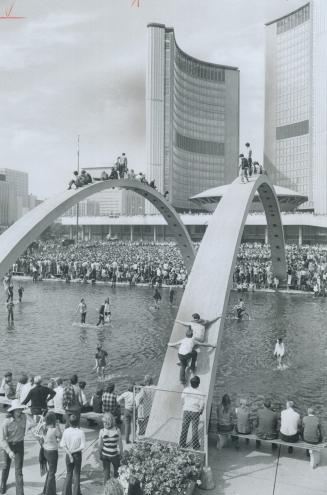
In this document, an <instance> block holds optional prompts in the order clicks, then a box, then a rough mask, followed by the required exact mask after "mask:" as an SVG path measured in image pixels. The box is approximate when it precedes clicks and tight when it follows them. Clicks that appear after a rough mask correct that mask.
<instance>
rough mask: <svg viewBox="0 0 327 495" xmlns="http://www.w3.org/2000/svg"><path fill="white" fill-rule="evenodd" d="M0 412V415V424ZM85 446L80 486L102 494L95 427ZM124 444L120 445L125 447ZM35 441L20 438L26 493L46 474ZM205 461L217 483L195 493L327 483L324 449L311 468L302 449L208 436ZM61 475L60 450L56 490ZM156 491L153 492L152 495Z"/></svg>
mask: <svg viewBox="0 0 327 495" xmlns="http://www.w3.org/2000/svg"><path fill="white" fill-rule="evenodd" d="M3 418H4V415H2V414H1V415H0V426H1V423H2V421H3ZM83 430H84V431H85V436H86V449H85V451H84V453H83V466H82V477H81V489H82V494H83V495H103V474H102V466H101V464H100V463H99V460H98V455H97V439H98V431H99V429H98V428H96V427H95V428H86V427H84V425H83ZM124 447H125V446H124ZM38 454H39V445H38V443H37V442H36V441H35V440H34V439H33V438H32V437H31V436H30V435H28V437H27V439H26V441H25V461H24V484H25V495H40V494H41V493H42V490H43V484H44V480H45V478H44V477H43V478H41V477H40V468H39V462H38ZM209 464H210V466H211V468H212V472H213V476H214V479H215V482H216V488H215V489H214V490H211V491H208V492H205V491H203V490H201V489H197V490H196V495H204V494H205V493H208V494H211V495H323V494H324V495H325V494H326V487H327V449H326V450H325V451H324V452H323V453H322V455H321V464H320V465H319V466H318V467H317V468H316V469H311V467H310V465H309V461H308V459H307V458H306V456H305V452H304V451H296V449H295V450H294V454H292V455H290V454H288V453H287V450H286V448H282V450H281V454H280V456H279V455H278V450H277V451H276V452H273V453H272V451H271V448H270V447H269V445H262V447H261V448H260V450H255V448H254V445H253V443H250V445H246V444H245V442H244V441H242V440H241V441H240V450H238V451H236V450H235V449H234V447H232V446H231V445H228V446H226V447H225V448H224V449H222V450H217V449H216V446H215V438H214V437H211V438H210V440H209ZM64 478H65V458H64V454H63V452H62V451H60V455H59V464H58V476H57V492H58V493H60V492H61V490H62V486H63V481H64ZM15 493H16V490H15V476H14V466H12V468H11V470H10V476H9V480H8V490H7V494H8V495H15ZM153 495H155V494H153Z"/></svg>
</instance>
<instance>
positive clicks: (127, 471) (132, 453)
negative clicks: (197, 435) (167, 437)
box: [119, 442, 202, 495]
mask: <svg viewBox="0 0 327 495" xmlns="http://www.w3.org/2000/svg"><path fill="white" fill-rule="evenodd" d="M201 467H202V458H201V456H200V455H196V454H193V453H189V452H184V451H182V450H181V449H180V448H179V447H175V446H171V445H165V444H161V443H148V442H140V443H138V444H136V445H134V446H133V447H132V448H131V449H130V450H129V451H127V452H124V454H123V456H122V460H121V467H120V469H119V477H120V479H121V481H122V482H123V483H124V482H125V483H126V482H127V480H128V479H129V476H130V475H131V474H132V475H133V476H135V477H136V478H138V479H139V480H140V482H141V483H142V485H143V490H144V495H154V494H156V495H166V494H168V493H169V494H170V495H175V494H176V495H177V494H178V495H190V494H191V493H192V492H193V489H194V486H195V484H196V483H198V484H199V483H200V481H199V479H200V474H201Z"/></svg>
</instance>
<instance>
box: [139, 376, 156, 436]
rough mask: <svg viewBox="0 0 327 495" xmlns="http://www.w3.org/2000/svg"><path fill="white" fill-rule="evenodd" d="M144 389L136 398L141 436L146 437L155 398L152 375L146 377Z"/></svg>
mask: <svg viewBox="0 0 327 495" xmlns="http://www.w3.org/2000/svg"><path fill="white" fill-rule="evenodd" d="M143 385H144V387H143V388H142V389H141V390H140V392H139V393H138V394H137V396H136V397H135V406H136V408H137V420H138V425H139V435H145V431H146V427H147V426H148V422H149V417H150V412H151V407H152V401H153V397H154V392H155V390H154V385H153V380H152V377H151V376H150V375H145V377H144V380H143Z"/></svg>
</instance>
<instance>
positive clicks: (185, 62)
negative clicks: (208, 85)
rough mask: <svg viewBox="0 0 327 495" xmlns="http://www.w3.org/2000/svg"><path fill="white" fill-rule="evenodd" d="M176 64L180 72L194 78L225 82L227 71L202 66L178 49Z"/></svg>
mask: <svg viewBox="0 0 327 495" xmlns="http://www.w3.org/2000/svg"><path fill="white" fill-rule="evenodd" d="M175 63H176V65H177V67H178V68H179V69H180V70H182V71H183V72H186V73H187V74H190V75H191V76H192V77H197V78H198V79H206V80H209V81H219V82H225V69H222V68H216V67H211V66H208V65H204V64H200V63H199V62H196V61H195V60H192V59H190V58H188V57H187V56H186V55H184V53H183V52H181V51H180V50H179V49H178V47H177V49H176V56H175Z"/></svg>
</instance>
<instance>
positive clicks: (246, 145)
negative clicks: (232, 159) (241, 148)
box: [245, 143, 252, 177]
mask: <svg viewBox="0 0 327 495" xmlns="http://www.w3.org/2000/svg"><path fill="white" fill-rule="evenodd" d="M245 148H246V154H247V157H246V159H247V162H248V168H249V174H250V177H251V175H252V149H251V145H250V143H245Z"/></svg>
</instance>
